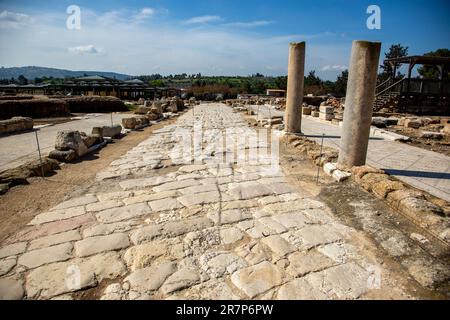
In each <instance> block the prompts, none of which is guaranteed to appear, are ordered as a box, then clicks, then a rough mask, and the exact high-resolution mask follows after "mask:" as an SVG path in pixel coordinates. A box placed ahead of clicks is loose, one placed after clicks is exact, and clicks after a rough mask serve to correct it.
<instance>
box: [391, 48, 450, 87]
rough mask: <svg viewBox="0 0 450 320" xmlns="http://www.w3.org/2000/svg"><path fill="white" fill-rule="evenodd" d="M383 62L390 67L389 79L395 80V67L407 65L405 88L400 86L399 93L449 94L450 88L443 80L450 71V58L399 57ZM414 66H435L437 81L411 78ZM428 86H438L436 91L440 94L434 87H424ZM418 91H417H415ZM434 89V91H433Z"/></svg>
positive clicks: (446, 81)
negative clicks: (437, 72)
mask: <svg viewBox="0 0 450 320" xmlns="http://www.w3.org/2000/svg"><path fill="white" fill-rule="evenodd" d="M385 62H388V63H389V64H390V65H391V66H392V70H393V72H392V76H391V79H392V80H395V77H396V74H397V67H398V66H400V65H402V64H407V65H408V73H407V75H406V77H405V82H406V84H405V87H403V86H402V88H401V89H402V90H400V92H401V93H417V92H419V93H427V92H428V93H433V94H439V93H440V95H441V96H444V95H448V94H450V88H449V87H448V84H449V81H448V79H445V77H444V75H445V74H446V72H449V71H450V58H446V57H430V56H408V57H400V58H393V59H387V60H385ZM416 65H427V66H435V67H436V68H437V69H438V70H439V78H438V79H418V78H411V76H412V70H413V69H414V67H415V66H416ZM427 83H429V84H438V89H439V91H440V92H436V90H435V89H436V87H435V86H434V88H432V87H433V86H430V85H428V86H427V85H426V84H427ZM417 84H419V85H417ZM417 89H419V91H417ZM433 89H434V90H433ZM445 89H447V90H445Z"/></svg>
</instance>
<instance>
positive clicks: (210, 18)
mask: <svg viewBox="0 0 450 320" xmlns="http://www.w3.org/2000/svg"><path fill="white" fill-rule="evenodd" d="M222 20H223V19H222V18H221V17H220V16H200V17H193V18H190V19H189V20H186V21H185V23H186V24H202V23H209V22H217V21H222Z"/></svg>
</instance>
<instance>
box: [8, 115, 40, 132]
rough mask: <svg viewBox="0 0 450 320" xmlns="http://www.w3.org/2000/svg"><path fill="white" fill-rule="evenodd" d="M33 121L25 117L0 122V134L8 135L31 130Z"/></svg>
mask: <svg viewBox="0 0 450 320" xmlns="http://www.w3.org/2000/svg"><path fill="white" fill-rule="evenodd" d="M33 124H34V122H33V119H31V118H25V117H14V118H11V119H9V120H2V121H0V134H8V133H14V132H20V131H26V130H31V129H33Z"/></svg>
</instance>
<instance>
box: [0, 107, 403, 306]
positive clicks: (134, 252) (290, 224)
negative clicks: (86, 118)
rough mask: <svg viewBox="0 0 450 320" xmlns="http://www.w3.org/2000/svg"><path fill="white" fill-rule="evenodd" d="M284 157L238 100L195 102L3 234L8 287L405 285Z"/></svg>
mask: <svg viewBox="0 0 450 320" xmlns="http://www.w3.org/2000/svg"><path fill="white" fill-rule="evenodd" d="M193 128H194V130H192V129H193ZM198 130H200V131H198ZM199 133H200V134H199ZM257 137H259V138H257ZM261 137H262V138H261ZM191 138H192V139H191ZM255 138H256V140H255ZM224 139H225V140H226V141H227V144H226V145H224V143H223V142H224ZM255 142H256V143H255ZM192 145H193V146H194V147H192ZM196 145H198V146H200V145H201V146H202V147H203V148H204V149H203V150H204V152H202V151H200V150H198V149H196V148H195V146H196ZM191 147H192V149H191ZM275 147H276V146H275V145H272V146H270V148H271V150H273V148H275ZM222 156H223V158H221V157H222ZM192 158H194V159H196V160H197V161H198V162H199V163H198V164H195V163H194V164H190V161H191V159H192ZM217 159H219V160H223V161H220V162H223V163H222V164H220V165H219V164H217ZM275 159H276V158H275ZM273 160H274V156H273V155H272V154H271V153H270V152H269V143H268V142H267V139H265V138H264V135H262V136H261V135H259V136H257V135H256V131H255V129H253V128H249V127H248V126H247V124H246V122H245V121H243V120H242V118H241V116H240V115H239V114H237V113H233V112H232V110H231V108H229V107H226V106H224V105H219V104H209V105H200V106H196V107H195V109H194V112H193V111H192V110H190V111H188V112H187V113H185V114H184V115H182V116H181V117H180V118H179V119H178V120H177V122H176V123H175V124H171V125H167V126H166V127H164V128H163V129H160V130H157V131H155V132H154V134H153V135H152V136H151V137H150V138H149V139H147V140H146V141H144V142H142V143H141V144H139V145H138V146H136V147H135V148H133V149H131V150H130V151H129V152H128V153H127V154H126V155H124V156H123V157H122V158H120V159H118V160H116V161H114V162H113V163H111V165H110V166H109V167H108V168H107V169H106V170H105V171H103V172H99V173H98V176H97V182H96V183H95V184H94V185H93V186H91V187H90V189H89V190H88V191H87V193H85V194H84V195H82V196H78V197H70V198H68V200H67V201H65V202H62V203H60V204H59V205H57V206H56V207H54V208H53V209H51V210H50V211H48V212H45V213H41V214H39V215H37V216H36V217H35V218H34V219H33V220H32V221H31V222H30V223H29V226H27V227H26V228H25V229H24V230H22V231H20V232H19V233H18V234H16V235H15V236H13V237H11V238H10V239H9V240H8V243H6V244H3V245H2V247H1V248H0V277H1V278H0V297H1V298H5V297H6V298H23V297H25V298H28V299H49V298H58V299H70V298H72V297H76V296H72V294H73V293H74V292H75V291H77V290H79V289H87V288H90V287H93V286H96V285H97V284H98V283H99V282H101V281H102V280H105V279H113V281H112V282H111V281H110V283H111V284H110V285H108V286H107V287H106V288H105V289H102V290H101V292H100V294H101V296H102V298H103V299H154V298H162V299H176V298H187V299H248V298H251V299H272V298H273V299H356V298H368V297H374V295H373V294H374V292H376V293H375V296H376V297H381V298H390V297H392V296H391V294H392V292H394V291H396V290H397V289H396V288H395V286H392V279H390V278H389V272H385V270H384V269H383V266H382V265H380V264H379V263H378V262H376V261H374V260H373V255H372V254H370V255H369V254H367V252H366V251H364V252H361V251H360V248H359V247H360V246H359V244H360V243H361V234H359V233H358V232H356V231H355V230H354V229H352V228H349V227H347V226H344V225H342V224H340V223H339V222H338V221H337V220H335V218H334V217H333V216H332V215H331V214H329V212H328V209H327V207H326V206H325V204H324V203H322V202H319V201H317V200H315V199H313V197H312V196H311V195H310V194H309V193H308V192H306V191H302V190H299V189H298V188H296V187H294V186H293V185H292V184H291V183H290V182H289V181H288V179H287V178H286V177H285V175H284V173H283V172H282V170H281V168H280V167H279V166H278V161H275V162H274V161H273ZM187 163H189V164H187ZM163 166H166V168H161V167H163ZM156 168H161V169H158V170H156ZM355 243H356V245H355V246H354V245H353V244H355ZM364 248H365V246H362V248H361V249H364ZM364 250H367V248H366V249H364ZM381 275H382V276H383V279H382V280H383V281H381V282H380V280H381V279H379V277H381ZM380 286H381V290H379V288H380ZM389 286H391V287H389ZM398 290H400V289H398Z"/></svg>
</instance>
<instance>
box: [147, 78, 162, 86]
mask: <svg viewBox="0 0 450 320" xmlns="http://www.w3.org/2000/svg"><path fill="white" fill-rule="evenodd" d="M150 85H151V86H153V87H164V86H165V85H166V84H165V83H164V80H161V79H155V80H152V81H150Z"/></svg>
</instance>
